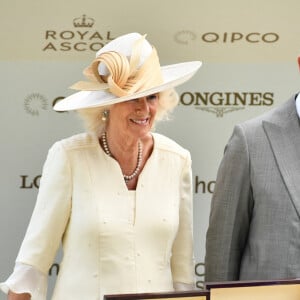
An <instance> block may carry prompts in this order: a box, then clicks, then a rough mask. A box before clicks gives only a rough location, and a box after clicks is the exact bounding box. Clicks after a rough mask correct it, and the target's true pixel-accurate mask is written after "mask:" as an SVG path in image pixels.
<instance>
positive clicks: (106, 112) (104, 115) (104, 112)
mask: <svg viewBox="0 0 300 300" xmlns="http://www.w3.org/2000/svg"><path fill="white" fill-rule="evenodd" d="M108 113H109V112H108V110H104V111H103V112H102V118H101V120H102V121H103V122H106V121H107V118H108Z"/></svg>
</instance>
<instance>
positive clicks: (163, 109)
mask: <svg viewBox="0 0 300 300" xmlns="http://www.w3.org/2000/svg"><path fill="white" fill-rule="evenodd" d="M158 94H159V98H158V107H157V112H156V116H155V120H154V125H155V124H156V122H158V121H162V120H169V119H170V114H171V112H172V111H173V109H174V108H175V107H176V106H177V104H178V102H179V97H178V94H177V92H176V91H175V90H174V89H168V90H165V91H162V92H159V93H158ZM109 108H110V106H100V107H93V108H84V109H79V110H77V113H78V115H79V117H80V118H81V119H82V120H83V123H84V126H85V128H86V130H87V132H90V133H93V134H96V136H100V135H101V134H102V133H103V132H104V131H105V127H106V122H107V121H105V120H103V112H104V111H106V110H109ZM108 118H109V116H108Z"/></svg>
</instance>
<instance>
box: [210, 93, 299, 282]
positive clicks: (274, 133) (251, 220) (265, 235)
mask: <svg viewBox="0 0 300 300" xmlns="http://www.w3.org/2000/svg"><path fill="white" fill-rule="evenodd" d="M205 264H206V277H205V280H206V281H207V282H208V281H227V280H257V279H281V278H295V277H300V127H299V117H298V115H297V111H296V105H295V97H292V98H291V99H290V100H288V101H287V102H285V103H284V104H282V105H280V106H278V107H276V108H275V109H273V110H271V111H269V112H267V113H265V114H263V115H262V116H259V117H257V118H255V119H252V120H250V121H246V122H244V123H242V124H239V125H237V126H235V128H234V132H233V134H232V136H231V138H230V140H229V142H228V144H227V146H226V149H225V153H224V157H223V160H222V162H221V165H220V168H219V171H218V175H217V182H216V187H215V191H214V194H213V199H212V205H211V213H210V221H209V228H208V231H207V237H206V258H205Z"/></svg>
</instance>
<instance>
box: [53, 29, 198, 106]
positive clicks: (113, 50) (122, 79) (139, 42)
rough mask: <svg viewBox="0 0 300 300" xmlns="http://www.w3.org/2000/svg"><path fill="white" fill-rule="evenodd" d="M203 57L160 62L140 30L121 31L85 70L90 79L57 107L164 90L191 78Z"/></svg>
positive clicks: (94, 103) (100, 103)
mask: <svg viewBox="0 0 300 300" xmlns="http://www.w3.org/2000/svg"><path fill="white" fill-rule="evenodd" d="M201 64H202V63H201V62H200V61H190V62H183V63H178V64H172V65H166V66H160V63H159V59H158V56H157V53H156V50H155V48H154V47H153V46H151V44H150V43H149V42H148V41H147V40H146V38H145V36H142V35H140V34H139V33H129V34H126V35H122V36H120V37H118V38H116V39H114V40H113V41H111V42H109V43H108V44H106V45H105V46H104V47H102V48H101V49H100V50H99V51H98V52H97V54H96V58H95V60H94V61H93V62H92V63H91V65H90V66H89V67H87V68H86V69H85V70H84V72H83V73H84V75H85V76H86V77H87V79H88V81H79V82H77V83H75V84H74V85H73V86H71V87H70V88H71V89H75V90H79V92H76V93H74V94H72V95H70V96H68V97H66V98H64V99H63V100H61V101H59V102H57V103H56V104H55V106H54V110H57V111H67V110H78V109H83V108H92V107H99V106H107V105H112V104H115V103H119V102H123V101H128V100H132V99H136V98H140V97H145V96H147V95H151V94H155V93H158V92H162V91H164V90H167V89H171V88H173V87H175V86H178V85H180V84H182V83H184V82H186V81H187V80H189V79H190V78H191V77H192V76H193V75H194V74H195V73H196V71H197V70H198V69H199V68H200V67H201Z"/></svg>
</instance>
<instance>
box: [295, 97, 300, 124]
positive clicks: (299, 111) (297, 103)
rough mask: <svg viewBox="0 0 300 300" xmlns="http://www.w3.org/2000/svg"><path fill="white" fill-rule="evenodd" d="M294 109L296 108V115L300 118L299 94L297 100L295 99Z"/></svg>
mask: <svg viewBox="0 0 300 300" xmlns="http://www.w3.org/2000/svg"><path fill="white" fill-rule="evenodd" d="M296 108H297V114H298V116H299V118H300V93H299V94H298V95H297V98H296Z"/></svg>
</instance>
